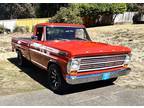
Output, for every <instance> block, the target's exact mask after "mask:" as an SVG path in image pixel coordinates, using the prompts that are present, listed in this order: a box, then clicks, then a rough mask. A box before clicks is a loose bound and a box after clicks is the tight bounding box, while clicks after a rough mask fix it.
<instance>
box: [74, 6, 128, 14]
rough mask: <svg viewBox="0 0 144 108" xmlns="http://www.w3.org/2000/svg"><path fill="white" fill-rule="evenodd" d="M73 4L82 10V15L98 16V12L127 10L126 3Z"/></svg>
mask: <svg viewBox="0 0 144 108" xmlns="http://www.w3.org/2000/svg"><path fill="white" fill-rule="evenodd" d="M73 5H74V7H76V8H78V9H79V10H80V14H81V16H97V15H98V14H118V13H123V12H125V11H126V4H125V3H87V4H84V3H80V4H73Z"/></svg>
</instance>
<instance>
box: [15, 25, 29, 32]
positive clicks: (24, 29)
mask: <svg viewBox="0 0 144 108" xmlns="http://www.w3.org/2000/svg"><path fill="white" fill-rule="evenodd" d="M13 32H20V33H26V32H29V28H28V27H27V26H16V27H15V29H14V30H13Z"/></svg>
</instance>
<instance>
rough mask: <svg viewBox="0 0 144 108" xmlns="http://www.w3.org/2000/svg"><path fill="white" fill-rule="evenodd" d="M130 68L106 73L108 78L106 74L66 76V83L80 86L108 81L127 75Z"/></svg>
mask: <svg viewBox="0 0 144 108" xmlns="http://www.w3.org/2000/svg"><path fill="white" fill-rule="evenodd" d="M130 70H131V69H130V68H124V69H120V70H115V71H110V72H109V71H108V72H104V73H109V77H108V78H104V73H96V74H88V75H79V76H69V75H67V76H66V82H67V83H68V84H80V83H87V82H93V81H99V80H106V79H110V78H116V77H119V76H122V75H127V74H128V73H129V72H130Z"/></svg>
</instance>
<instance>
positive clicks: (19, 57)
mask: <svg viewBox="0 0 144 108" xmlns="http://www.w3.org/2000/svg"><path fill="white" fill-rule="evenodd" d="M16 52H17V63H18V65H19V66H24V64H25V63H24V62H25V58H24V57H23V55H22V53H21V51H16Z"/></svg>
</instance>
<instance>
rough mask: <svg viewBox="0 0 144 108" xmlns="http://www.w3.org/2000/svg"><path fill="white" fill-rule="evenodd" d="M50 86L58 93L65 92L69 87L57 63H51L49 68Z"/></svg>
mask: <svg viewBox="0 0 144 108" xmlns="http://www.w3.org/2000/svg"><path fill="white" fill-rule="evenodd" d="M48 86H49V88H50V89H51V90H52V91H54V92H56V93H61V92H63V91H64V90H65V89H66V87H67V84H66V82H65V80H64V78H63V76H62V74H61V71H60V68H59V67H58V65H56V64H51V65H50V66H49V68H48Z"/></svg>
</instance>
